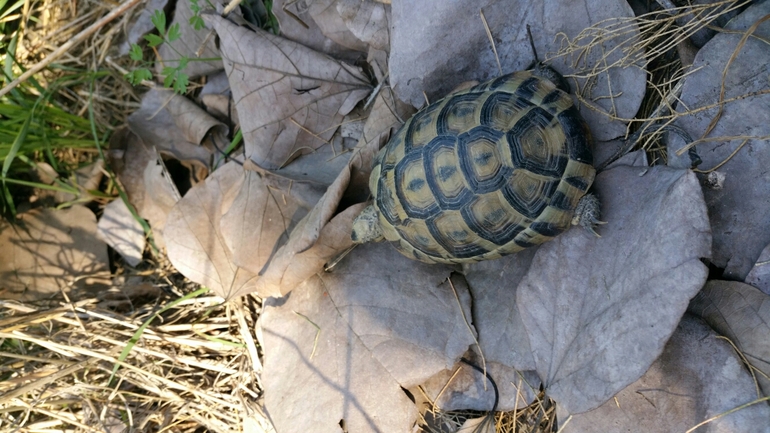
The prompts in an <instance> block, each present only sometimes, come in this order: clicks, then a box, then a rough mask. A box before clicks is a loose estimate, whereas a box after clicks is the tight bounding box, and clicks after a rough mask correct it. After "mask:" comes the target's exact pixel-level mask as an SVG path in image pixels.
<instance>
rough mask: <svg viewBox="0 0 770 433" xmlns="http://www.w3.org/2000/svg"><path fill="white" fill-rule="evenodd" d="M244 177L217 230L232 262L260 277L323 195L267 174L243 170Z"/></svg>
mask: <svg viewBox="0 0 770 433" xmlns="http://www.w3.org/2000/svg"><path fill="white" fill-rule="evenodd" d="M244 176H245V179H244V181H243V183H242V184H241V185H240V187H239V191H238V195H237V196H236V197H235V200H234V201H233V203H232V205H231V206H230V208H229V209H228V210H227V211H226V213H225V214H224V215H223V216H222V220H221V223H220V229H221V231H222V236H223V237H224V240H225V243H226V244H227V246H228V248H229V250H230V251H231V252H232V258H233V262H234V263H235V264H236V265H238V266H240V267H242V268H245V269H247V270H248V271H250V272H251V273H253V274H261V273H262V272H263V271H264V270H265V267H266V265H267V264H268V262H269V261H270V260H271V259H272V258H273V257H274V256H275V253H276V252H277V251H278V248H279V247H281V246H282V245H283V244H285V243H286V241H287V240H288V238H289V233H290V232H291V231H292V230H293V229H294V228H295V226H296V225H297V223H298V222H299V221H300V220H301V219H302V218H303V217H304V216H305V215H306V214H307V213H308V210H309V208H310V206H312V205H313V204H315V202H316V201H318V199H319V198H320V197H321V194H322V192H321V191H318V189H315V188H312V187H310V186H308V185H303V184H294V183H293V182H291V181H289V180H287V179H282V178H279V177H278V176H275V175H273V174H270V173H266V172H259V171H254V170H246V171H245V172H244ZM303 192H304V193H305V195H306V196H310V197H302V193H303ZM307 199H309V200H310V201H311V202H310V203H308V201H307Z"/></svg>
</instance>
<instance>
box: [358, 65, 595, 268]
mask: <svg viewBox="0 0 770 433" xmlns="http://www.w3.org/2000/svg"><path fill="white" fill-rule="evenodd" d="M592 163H593V157H592V154H591V134H590V131H589V129H588V126H587V125H586V123H585V121H584V120H583V118H582V117H581V116H580V113H579V112H578V110H577V108H576V107H575V105H574V104H573V102H572V99H571V98H570V96H569V84H568V83H567V82H566V80H565V79H564V78H563V77H562V76H561V75H559V74H558V73H557V72H556V71H555V70H553V69H551V68H550V67H548V66H546V65H544V64H542V63H538V64H537V66H535V67H534V68H533V69H530V70H527V71H519V72H514V73H511V74H507V75H503V76H501V77H498V78H495V79H493V80H490V81H487V82H485V83H482V84H479V85H476V86H474V87H471V88H469V89H467V90H463V91H459V92H456V93H452V94H450V95H448V96H446V97H444V98H443V99H441V100H439V101H436V102H434V103H432V104H430V105H428V106H427V107H425V108H423V109H422V110H420V111H418V112H417V113H416V114H415V115H414V116H412V118H410V119H409V120H408V121H407V122H406V123H404V125H403V126H402V127H401V129H399V130H398V132H396V134H395V135H393V137H392V138H391V139H390V140H389V142H388V143H387V144H386V145H385V146H384V147H383V148H382V149H381V150H380V152H379V153H378V154H377V156H376V157H375V160H374V164H373V169H372V173H371V176H370V178H369V188H370V190H371V193H372V196H373V197H374V200H373V203H372V204H371V205H369V206H368V207H366V208H365V209H364V210H363V211H362V212H361V214H360V215H359V216H358V217H357V218H356V219H355V221H354V223H353V230H352V233H351V238H352V240H353V241H354V242H355V243H364V242H370V241H381V240H383V239H386V240H388V241H391V242H392V243H393V244H394V245H395V247H396V248H397V249H398V250H399V251H400V252H401V253H402V254H404V255H406V256H407V257H410V258H413V259H417V260H420V261H423V262H427V263H467V262H476V261H480V260H486V259H495V258H499V257H501V256H504V255H506V254H511V253H515V252H517V251H520V250H523V249H525V248H528V247H531V246H534V245H538V244H541V243H543V242H545V241H548V240H550V239H552V238H554V237H555V236H557V235H558V234H560V233H562V232H563V231H565V230H567V229H568V228H569V227H570V225H578V224H579V225H581V226H582V227H584V228H586V229H589V230H590V231H592V232H593V233H594V234H596V232H595V231H594V229H593V227H594V225H595V224H601V223H602V222H601V221H599V201H598V199H597V198H596V197H595V196H594V195H592V194H588V193H587V192H588V189H589V188H590V187H591V184H592V183H593V180H594V176H595V173H596V172H595V170H594V167H593V165H592ZM597 236H598V235H597Z"/></svg>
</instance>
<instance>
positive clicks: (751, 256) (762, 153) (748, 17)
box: [669, 2, 770, 281]
mask: <svg viewBox="0 0 770 433" xmlns="http://www.w3.org/2000/svg"><path fill="white" fill-rule="evenodd" d="M768 14H770V3H767V2H765V3H761V4H757V5H754V6H752V7H750V8H748V9H747V10H746V11H745V12H743V13H742V14H741V15H740V16H738V17H736V18H735V19H734V20H732V21H731V22H730V24H729V26H728V29H730V30H732V31H738V32H739V33H732V32H731V33H720V34H718V35H716V36H715V37H714V38H713V39H712V40H711V41H710V42H709V43H708V44H706V45H705V46H704V47H703V48H702V49H701V50H700V51H699V52H698V55H697V56H696V58H695V62H694V64H693V68H694V69H695V71H694V72H693V73H692V74H690V75H689V76H688V77H687V78H686V79H685V83H684V86H683V87H682V96H681V101H682V103H681V105H680V106H679V111H682V112H685V111H686V110H695V109H698V108H702V107H707V106H710V105H714V104H716V103H718V102H719V94H720V89H721V86H722V74H723V71H724V69H725V67H726V65H727V63H728V61H729V60H730V59H731V57H732V56H733V54H734V52H735V50H736V47H737V46H738V43H739V41H740V40H741V38H742V36H743V33H744V32H745V31H746V30H747V29H748V28H749V27H751V26H752V25H753V24H754V23H756V22H758V21H759V20H760V19H762V18H763V17H766V16H767V15H768ZM754 36H756V37H749V38H748V39H747V40H746V43H745V45H744V46H743V48H742V49H741V50H740V52H738V53H737V55H736V56H735V59H734V60H733V61H732V63H731V65H730V67H729V68H728V70H727V75H726V77H725V81H724V86H725V87H724V90H725V95H724V98H725V100H729V99H731V98H739V99H737V100H735V101H732V102H729V103H727V104H725V105H724V110H723V112H722V114H721V117H720V118H719V120H718V122H717V123H716V125H715V127H714V129H713V130H712V131H711V132H710V133H709V134H708V137H709V140H710V141H707V142H705V143H700V144H698V145H697V149H698V154H699V155H700V156H701V158H702V159H703V163H702V164H701V165H700V166H699V168H700V169H711V168H714V167H717V165H718V164H720V163H722V162H723V161H725V160H727V159H729V161H727V163H726V164H724V165H722V166H721V167H719V168H718V171H719V172H721V173H722V174H723V175H724V176H725V179H724V184H723V186H722V187H721V188H711V187H707V188H704V195H705V197H706V205H707V206H708V208H709V215H710V217H711V226H712V228H713V231H714V256H713V258H712V260H713V263H714V264H715V265H716V266H718V267H721V268H724V269H725V273H724V275H725V276H726V277H728V278H730V279H735V280H741V281H742V280H743V279H744V278H746V275H747V274H748V273H749V270H750V269H751V267H752V266H753V265H754V263H755V262H756V261H757V258H758V257H759V255H760V253H761V252H762V250H763V249H764V248H765V246H767V245H768V244H769V243H770V230H768V229H767V227H768V219H767V215H768V214H770V201H768V200H767V197H768V195H770V177H768V176H767V167H768V165H770V152H767V149H768V145H769V144H770V122H768V121H767V119H768V118H770V93H768V89H770V83H769V82H768V80H767V79H766V77H767V75H768V62H767V61H762V60H760V59H768V58H770V45H768V44H767V43H766V41H763V40H760V39H758V38H759V37H764V38H765V39H767V38H770V21H764V22H763V23H762V24H760V25H759V27H758V28H757V30H756V31H755V32H754ZM762 92H764V93H762ZM749 94H752V95H754V96H746V95H749ZM744 96H746V97H744ZM717 111H718V109H717V108H716V107H714V108H711V109H708V110H701V111H697V112H695V113H693V114H689V115H685V116H683V117H681V118H680V119H679V120H678V121H677V124H678V125H679V126H681V127H682V128H684V129H685V130H686V131H688V132H689V133H690V135H692V136H693V137H694V138H700V137H701V136H702V135H703V134H704V133H706V132H707V128H708V126H709V124H710V123H711V122H712V119H714V118H715V116H716V115H717ZM669 135H673V134H669ZM673 138H676V137H673ZM746 140H748V141H746ZM744 141H745V144H744V145H743V147H742V148H741V149H740V150H738V148H739V146H741V144H742V143H744ZM681 147H682V143H681V141H678V140H677V141H676V142H672V143H669V155H671V158H670V159H671V160H672V162H671V164H673V165H676V166H683V165H684V164H687V163H688V161H689V159H688V158H687V153H686V152H685V153H684V154H683V155H682V157H681V158H678V159H677V158H674V154H675V152H676V151H677V150H679V149H680V148H681ZM735 151H737V153H736V154H735V155H732V153H733V152H735ZM731 155H732V156H731Z"/></svg>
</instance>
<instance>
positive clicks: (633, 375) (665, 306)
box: [482, 166, 711, 413]
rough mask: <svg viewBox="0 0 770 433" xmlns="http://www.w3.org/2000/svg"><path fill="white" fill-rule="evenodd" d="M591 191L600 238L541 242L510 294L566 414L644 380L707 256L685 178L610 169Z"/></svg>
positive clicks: (701, 216) (694, 184)
mask: <svg viewBox="0 0 770 433" xmlns="http://www.w3.org/2000/svg"><path fill="white" fill-rule="evenodd" d="M594 187H595V189H596V190H595V191H596V194H597V195H598V196H599V198H600V199H601V201H602V217H603V218H606V220H607V221H608V223H607V224H606V225H603V226H601V227H600V228H599V230H598V231H599V233H600V234H601V235H602V237H601V238H599V237H596V236H593V235H592V234H591V233H589V232H587V231H585V230H580V229H575V230H569V231H567V232H566V233H563V234H561V235H559V236H558V237H556V238H555V239H554V240H552V241H550V242H547V243H545V244H542V245H541V246H540V247H539V248H538V250H537V252H536V253H535V257H534V258H533V260H532V264H531V266H530V268H529V270H528V271H527V274H526V275H525V277H524V278H523V279H522V280H521V282H520V284H519V285H518V287H517V288H516V293H515V296H516V305H517V307H518V309H519V314H521V317H522V322H523V324H524V327H525V328H526V330H527V335H528V337H529V344H530V347H531V348H532V354H533V356H534V359H535V364H536V366H537V371H538V374H539V375H540V378H541V379H542V381H543V382H544V385H545V387H546V389H547V392H548V395H549V396H550V397H551V398H553V399H554V400H556V402H557V403H558V404H559V405H561V406H562V407H564V408H565V410H567V411H569V412H570V413H580V412H584V411H588V410H591V409H593V408H595V407H598V406H599V405H601V404H603V403H604V402H605V401H607V399H609V398H611V397H612V396H613V395H615V394H616V393H617V392H618V391H619V390H621V389H623V388H625V387H626V386H628V385H629V384H630V383H632V382H633V381H634V380H636V379H638V378H639V377H640V376H641V375H642V374H644V372H645V371H646V370H647V369H648V368H649V366H650V365H651V364H652V363H653V362H654V361H655V359H656V358H657V356H658V355H659V354H660V352H661V351H662V350H663V347H664V345H665V343H666V341H667V340H668V338H669V337H670V336H671V333H672V332H673V331H674V329H676V325H677V323H678V322H679V319H680V317H681V316H682V314H683V313H684V311H685V309H686V308H687V304H688V302H689V300H690V299H691V298H692V297H693V296H695V294H696V293H697V292H698V290H700V288H701V287H702V286H703V283H704V282H705V281H706V277H707V275H708V269H707V268H706V266H705V265H704V264H703V263H702V261H701V259H702V258H704V257H708V256H709V254H710V249H711V233H710V230H709V225H708V215H707V212H706V206H705V203H704V201H703V196H702V193H701V190H700V184H699V183H698V180H697V179H696V177H695V174H694V173H692V172H691V171H689V170H678V169H671V168H668V167H663V166H655V167H652V168H647V167H629V166H616V167H614V168H612V169H609V170H605V171H603V172H602V173H600V174H599V175H598V176H597V177H596V181H595V182H594ZM509 296H514V295H513V294H510V295H509ZM482 314H483V313H482ZM509 341H510V340H509Z"/></svg>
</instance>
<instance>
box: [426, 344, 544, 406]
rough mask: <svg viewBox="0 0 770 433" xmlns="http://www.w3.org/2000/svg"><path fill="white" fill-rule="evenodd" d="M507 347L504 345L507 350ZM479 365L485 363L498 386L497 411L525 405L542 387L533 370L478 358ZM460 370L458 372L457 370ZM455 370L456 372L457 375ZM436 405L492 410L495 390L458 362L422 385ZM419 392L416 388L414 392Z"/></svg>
mask: <svg viewBox="0 0 770 433" xmlns="http://www.w3.org/2000/svg"><path fill="white" fill-rule="evenodd" d="M504 348H505V347H501V349H504ZM476 364H477V367H479V368H482V370H483V367H482V366H486V369H487V370H486V371H487V374H488V375H489V376H491V377H492V380H494V381H495V384H496V385H497V391H498V393H499V401H498V402H497V408H496V410H498V411H508V410H513V409H514V408H521V407H526V406H527V405H529V404H530V403H531V402H532V401H533V400H534V398H535V394H536V393H537V391H538V390H539V389H540V379H539V378H538V377H537V373H536V372H534V371H524V372H520V371H517V370H515V369H513V368H511V367H509V366H507V365H505V364H500V363H498V362H490V361H489V360H487V362H486V364H483V363H482V362H481V360H480V359H479V358H478V357H476ZM458 369H459V370H460V371H459V372H456V370H458ZM455 373H456V374H455ZM421 387H422V391H424V392H425V394H427V396H428V397H429V398H430V400H431V402H432V403H433V404H434V405H435V407H436V408H440V409H441V410H442V411H452V410H469V409H470V410H492V407H493V405H494V402H495V390H494V388H493V387H492V385H491V383H490V382H489V380H487V379H485V378H484V376H483V375H482V374H481V373H480V372H478V371H477V370H474V369H473V368H471V367H470V366H469V365H467V364H464V363H458V364H457V365H456V366H455V368H454V369H452V370H444V371H442V372H440V373H438V374H436V375H435V376H433V377H431V378H430V379H428V380H427V381H425V383H423V384H422V385H421ZM417 392H420V391H419V390H415V391H414V393H417Z"/></svg>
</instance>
